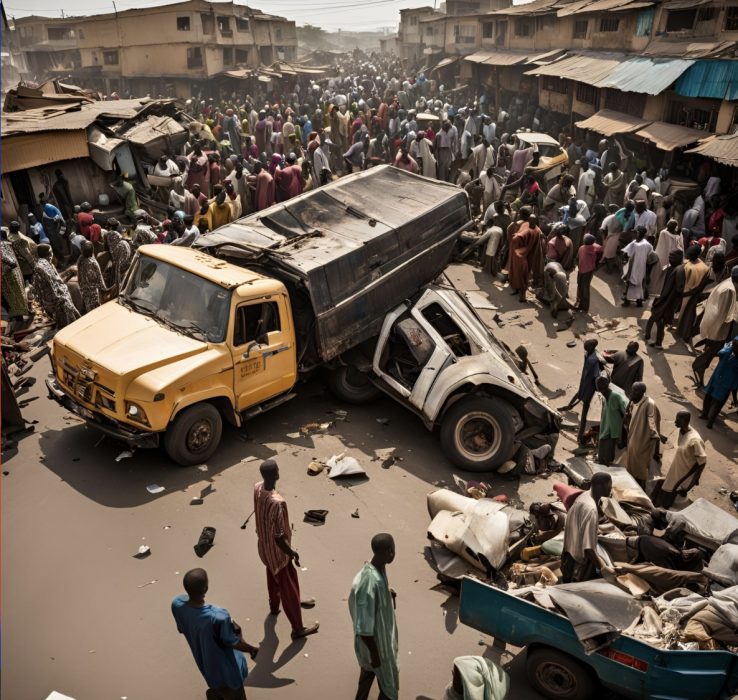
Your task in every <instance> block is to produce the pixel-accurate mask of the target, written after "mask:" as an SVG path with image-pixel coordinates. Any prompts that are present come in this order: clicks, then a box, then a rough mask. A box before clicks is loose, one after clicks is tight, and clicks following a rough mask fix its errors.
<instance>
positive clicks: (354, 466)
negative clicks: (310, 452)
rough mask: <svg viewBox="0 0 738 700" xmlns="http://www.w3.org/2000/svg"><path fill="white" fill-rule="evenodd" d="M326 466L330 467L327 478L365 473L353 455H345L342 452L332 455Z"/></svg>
mask: <svg viewBox="0 0 738 700" xmlns="http://www.w3.org/2000/svg"><path fill="white" fill-rule="evenodd" d="M326 466H327V467H328V468H329V469H330V472H329V473H328V476H329V478H331V479H335V478H337V477H340V476H357V475H366V472H365V471H364V470H363V469H362V468H361V465H360V464H359V463H358V462H357V461H356V459H355V458H354V457H346V455H345V453H344V452H342V453H341V454H339V455H333V457H331V458H330V459H329V460H328V461H327V462H326Z"/></svg>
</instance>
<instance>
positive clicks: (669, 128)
mask: <svg viewBox="0 0 738 700" xmlns="http://www.w3.org/2000/svg"><path fill="white" fill-rule="evenodd" d="M636 136H641V137H643V138H644V139H647V140H648V141H650V142H651V143H653V144H655V146H656V147H657V148H660V149H661V150H662V151H673V150H674V149H675V148H684V147H685V146H690V145H691V144H693V143H697V141H699V140H700V139H703V138H705V132H704V131H700V130H699V129H690V128H689V127H686V126H679V125H678V124H667V123H666V122H653V124H649V125H648V126H646V127H644V128H643V129H640V130H639V131H636Z"/></svg>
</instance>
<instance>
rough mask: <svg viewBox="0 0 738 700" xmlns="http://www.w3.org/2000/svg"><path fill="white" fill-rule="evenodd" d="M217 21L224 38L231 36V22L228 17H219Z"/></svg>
mask: <svg viewBox="0 0 738 700" xmlns="http://www.w3.org/2000/svg"><path fill="white" fill-rule="evenodd" d="M216 21H217V22H218V31H219V32H220V33H221V34H222V35H223V36H231V34H232V32H231V21H230V19H229V18H228V17H222V16H218V17H217V18H216Z"/></svg>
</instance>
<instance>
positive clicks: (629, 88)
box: [599, 58, 694, 95]
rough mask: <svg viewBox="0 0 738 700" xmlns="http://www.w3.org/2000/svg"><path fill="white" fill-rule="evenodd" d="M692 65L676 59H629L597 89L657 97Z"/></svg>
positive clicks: (687, 61) (617, 67)
mask: <svg viewBox="0 0 738 700" xmlns="http://www.w3.org/2000/svg"><path fill="white" fill-rule="evenodd" d="M693 64H694V61H690V60H683V59H677V58H630V59H628V60H627V61H625V62H623V63H621V64H620V65H619V66H616V67H615V69H614V70H613V71H612V72H611V73H610V75H608V76H607V78H605V79H604V80H602V81H600V83H599V87H609V88H617V89H618V90H622V91H623V92H640V93H645V94H646V95H659V94H661V93H662V92H663V91H664V90H666V88H668V87H669V85H671V84H672V83H673V82H674V81H675V80H677V78H679V76H680V75H682V73H684V71H686V70H687V69H688V68H689V67H690V66H692V65H693Z"/></svg>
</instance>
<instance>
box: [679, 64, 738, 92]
mask: <svg viewBox="0 0 738 700" xmlns="http://www.w3.org/2000/svg"><path fill="white" fill-rule="evenodd" d="M675 90H676V92H677V94H679V95H683V96H684V97H712V98H714V99H717V100H723V99H724V100H735V99H738V61H706V60H701V61H697V63H695V64H694V65H693V66H691V67H690V68H688V69H687V70H686V71H685V72H684V73H683V74H682V75H681V76H680V78H679V79H678V80H677V83H676V87H675Z"/></svg>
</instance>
